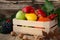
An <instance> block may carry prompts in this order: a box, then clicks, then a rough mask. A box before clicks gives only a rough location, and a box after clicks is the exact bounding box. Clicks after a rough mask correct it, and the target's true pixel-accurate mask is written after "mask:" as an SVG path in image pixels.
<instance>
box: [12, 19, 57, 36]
mask: <svg viewBox="0 0 60 40" xmlns="http://www.w3.org/2000/svg"><path fill="white" fill-rule="evenodd" d="M21 25H23V26H33V27H34V26H37V27H40V28H44V29H40V28H32V27H23V26H21ZM56 28H57V21H56V19H54V20H52V21H47V22H39V21H27V20H17V19H13V31H15V32H16V33H20V32H21V33H23V34H31V35H37V36H43V33H42V31H45V32H46V33H49V32H50V31H51V32H53V31H54V30H55V29H56Z"/></svg>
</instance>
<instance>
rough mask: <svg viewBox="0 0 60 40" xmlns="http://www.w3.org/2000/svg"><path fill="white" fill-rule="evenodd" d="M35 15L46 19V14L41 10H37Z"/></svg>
mask: <svg viewBox="0 0 60 40" xmlns="http://www.w3.org/2000/svg"><path fill="white" fill-rule="evenodd" d="M36 14H37V15H38V16H43V17H46V16H47V15H46V13H45V12H44V11H43V10H41V9H38V10H37V11H36Z"/></svg>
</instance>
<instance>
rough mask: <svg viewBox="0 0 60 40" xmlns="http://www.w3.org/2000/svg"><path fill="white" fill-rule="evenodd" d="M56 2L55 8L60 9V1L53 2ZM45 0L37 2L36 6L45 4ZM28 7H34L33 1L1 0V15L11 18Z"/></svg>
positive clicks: (35, 2)
mask: <svg viewBox="0 0 60 40" xmlns="http://www.w3.org/2000/svg"><path fill="white" fill-rule="evenodd" d="M51 1H54V2H53V4H54V6H55V8H58V7H60V0H51ZM43 3H44V0H35V1H34V4H43ZM27 5H32V0H18V1H16V0H15V1H14V0H13V1H11V0H0V14H4V15H7V16H9V17H10V16H11V15H12V14H13V13H16V12H17V11H18V10H20V9H22V8H23V7H25V6H27Z"/></svg>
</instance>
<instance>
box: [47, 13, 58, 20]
mask: <svg viewBox="0 0 60 40" xmlns="http://www.w3.org/2000/svg"><path fill="white" fill-rule="evenodd" d="M56 16H57V14H50V15H49V16H48V18H49V19H51V20H53V19H54V18H55V17H56Z"/></svg>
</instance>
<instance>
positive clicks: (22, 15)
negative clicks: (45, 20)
mask: <svg viewBox="0 0 60 40" xmlns="http://www.w3.org/2000/svg"><path fill="white" fill-rule="evenodd" d="M16 19H20V20H25V13H24V12H22V11H18V12H17V14H16Z"/></svg>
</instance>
